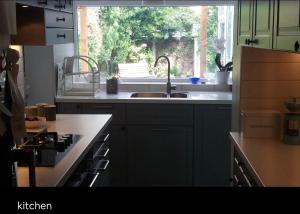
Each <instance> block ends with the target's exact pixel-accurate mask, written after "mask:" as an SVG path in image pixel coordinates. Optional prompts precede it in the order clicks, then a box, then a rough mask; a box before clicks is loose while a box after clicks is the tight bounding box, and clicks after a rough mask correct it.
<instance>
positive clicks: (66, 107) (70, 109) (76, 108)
mask: <svg viewBox="0 0 300 214" xmlns="http://www.w3.org/2000/svg"><path fill="white" fill-rule="evenodd" d="M56 106H57V113H58V114H80V113H81V108H82V107H81V104H78V103H57V104H56Z"/></svg>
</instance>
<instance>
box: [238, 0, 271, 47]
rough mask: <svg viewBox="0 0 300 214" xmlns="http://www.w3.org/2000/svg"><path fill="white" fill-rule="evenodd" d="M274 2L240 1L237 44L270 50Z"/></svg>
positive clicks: (267, 0)
mask: <svg viewBox="0 0 300 214" xmlns="http://www.w3.org/2000/svg"><path fill="white" fill-rule="evenodd" d="M273 16H274V0H251V1H250V0H246V1H245V0H240V1H239V3H238V28H237V29H238V44H239V45H249V46H253V47H260V48H272V47H273V46H272V43H273V20H274V19H273Z"/></svg>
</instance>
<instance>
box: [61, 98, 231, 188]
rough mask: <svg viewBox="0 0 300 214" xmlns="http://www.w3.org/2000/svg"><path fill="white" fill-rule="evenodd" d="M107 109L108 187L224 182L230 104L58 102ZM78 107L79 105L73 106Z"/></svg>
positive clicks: (88, 110)
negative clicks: (108, 146) (109, 157)
mask: <svg viewBox="0 0 300 214" xmlns="http://www.w3.org/2000/svg"><path fill="white" fill-rule="evenodd" d="M57 106H58V109H59V111H60V113H66V112H70V113H72V112H74V113H75V112H77V113H85V114H101V113H110V114H112V115H113V120H112V126H111V129H110V134H111V148H112V151H111V179H112V185H113V186H127V185H130V186H165V185H166V186H170V185H171V186H192V185H194V186H229V185H230V181H229V180H230V177H231V176H230V143H229V130H230V121H231V105H220V104H215V105H209V104H205V105H190V104H134V103H130V104H124V103H77V104H76V103H57ZM77 106H79V107H77Z"/></svg>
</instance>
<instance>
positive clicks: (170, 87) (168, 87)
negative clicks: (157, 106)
mask: <svg viewBox="0 0 300 214" xmlns="http://www.w3.org/2000/svg"><path fill="white" fill-rule="evenodd" d="M160 58H165V59H166V60H167V61H168V81H167V94H168V95H169V96H170V95H171V91H172V90H176V86H172V85H171V81H170V60H169V58H168V57H167V56H164V55H162V56H159V57H157V59H156V60H155V63H154V67H156V65H157V62H158V60H159V59H160Z"/></svg>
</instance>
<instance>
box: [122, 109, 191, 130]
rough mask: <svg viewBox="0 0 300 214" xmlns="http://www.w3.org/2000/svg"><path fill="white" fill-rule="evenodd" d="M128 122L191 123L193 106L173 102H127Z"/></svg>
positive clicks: (146, 123)
mask: <svg viewBox="0 0 300 214" xmlns="http://www.w3.org/2000/svg"><path fill="white" fill-rule="evenodd" d="M127 120H128V124H145V125H151V124H165V125H170V124H172V125H193V106H192V105H174V104H163V105H158V104H147V105H146V104H129V105H127Z"/></svg>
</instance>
